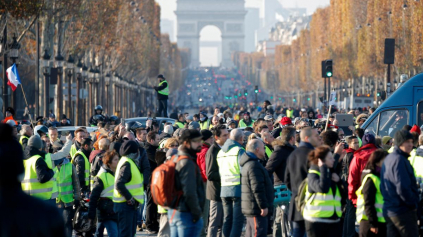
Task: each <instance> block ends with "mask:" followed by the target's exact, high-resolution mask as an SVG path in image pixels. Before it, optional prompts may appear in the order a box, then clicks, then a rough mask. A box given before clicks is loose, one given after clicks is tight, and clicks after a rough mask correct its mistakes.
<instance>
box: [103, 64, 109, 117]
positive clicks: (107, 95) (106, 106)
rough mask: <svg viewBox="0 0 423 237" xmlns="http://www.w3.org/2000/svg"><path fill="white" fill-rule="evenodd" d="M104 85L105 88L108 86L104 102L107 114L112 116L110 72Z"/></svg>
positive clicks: (105, 77) (105, 78)
mask: <svg viewBox="0 0 423 237" xmlns="http://www.w3.org/2000/svg"><path fill="white" fill-rule="evenodd" d="M104 83H105V86H106V88H105V97H106V99H105V100H104V102H105V103H106V104H105V105H104V108H106V113H107V114H110V113H109V94H110V92H109V86H110V74H109V72H107V73H106V75H105V76H104Z"/></svg>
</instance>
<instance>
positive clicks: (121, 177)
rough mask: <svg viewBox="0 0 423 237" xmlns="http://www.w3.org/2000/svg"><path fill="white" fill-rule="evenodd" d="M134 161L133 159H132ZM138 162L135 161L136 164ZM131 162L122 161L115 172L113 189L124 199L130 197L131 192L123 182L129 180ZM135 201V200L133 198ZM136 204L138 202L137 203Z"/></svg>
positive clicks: (130, 176)
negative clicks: (117, 171)
mask: <svg viewBox="0 0 423 237" xmlns="http://www.w3.org/2000/svg"><path fill="white" fill-rule="evenodd" d="M134 162H135V161H134ZM137 163H138V162H135V164H137ZM131 178H132V175H131V164H129V162H125V163H123V165H122V166H121V167H120V170H119V173H117V174H116V179H115V189H116V190H117V191H118V192H119V193H120V194H121V195H122V196H123V197H124V198H125V199H126V200H130V199H131V198H132V195H131V193H130V192H129V190H128V189H127V188H126V186H125V184H126V183H129V182H130V181H131ZM135 201H136V200H135ZM137 205H138V204H137Z"/></svg>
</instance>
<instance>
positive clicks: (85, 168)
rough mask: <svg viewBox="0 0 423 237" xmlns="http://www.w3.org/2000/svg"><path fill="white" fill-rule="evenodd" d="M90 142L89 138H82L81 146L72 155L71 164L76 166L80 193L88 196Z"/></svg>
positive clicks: (91, 148)
mask: <svg viewBox="0 0 423 237" xmlns="http://www.w3.org/2000/svg"><path fill="white" fill-rule="evenodd" d="M92 143H93V141H92V140H91V138H84V139H82V141H81V148H80V149H79V150H78V151H77V152H76V153H75V155H74V156H73V157H72V164H74V165H75V168H76V174H77V175H78V179H79V185H80V187H81V193H83V195H84V196H85V197H88V193H89V192H90V161H89V159H88V158H89V157H90V154H91V151H92V150H93V147H92Z"/></svg>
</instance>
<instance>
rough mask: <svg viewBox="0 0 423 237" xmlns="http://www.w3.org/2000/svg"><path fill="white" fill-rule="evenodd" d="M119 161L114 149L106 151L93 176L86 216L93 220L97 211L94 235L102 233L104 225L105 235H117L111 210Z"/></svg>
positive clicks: (116, 218)
mask: <svg viewBox="0 0 423 237" xmlns="http://www.w3.org/2000/svg"><path fill="white" fill-rule="evenodd" d="M118 163H119V155H118V153H117V152H116V151H114V150H112V151H108V152H106V153H105V154H104V156H103V165H102V166H101V168H100V171H99V172H98V173H97V176H96V177H95V178H94V185H93V189H92V191H91V196H90V206H89V208H88V218H89V219H90V220H94V218H95V215H96V212H97V221H98V222H97V229H96V233H95V236H100V235H101V234H102V231H103V228H102V226H104V227H105V228H106V230H107V235H108V236H111V237H117V236H118V223H117V220H118V217H117V214H116V213H115V212H114V211H113V206H114V203H113V190H114V185H115V172H116V168H117V165H118Z"/></svg>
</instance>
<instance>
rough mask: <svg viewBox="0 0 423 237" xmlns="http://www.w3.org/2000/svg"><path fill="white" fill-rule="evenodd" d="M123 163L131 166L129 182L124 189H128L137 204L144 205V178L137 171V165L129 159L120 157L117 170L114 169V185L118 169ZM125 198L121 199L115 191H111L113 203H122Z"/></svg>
mask: <svg viewBox="0 0 423 237" xmlns="http://www.w3.org/2000/svg"><path fill="white" fill-rule="evenodd" d="M125 162H128V163H129V164H130V166H131V180H130V181H129V182H128V183H126V184H125V187H126V188H127V189H128V191H129V193H131V195H132V197H133V198H134V199H135V200H137V201H138V202H139V203H141V204H143V203H144V176H143V174H141V172H140V171H139V169H138V167H137V165H136V164H135V163H134V161H132V160H131V159H129V158H128V157H125V156H124V157H122V158H120V160H119V163H118V166H117V169H116V177H115V184H116V178H117V177H118V174H119V171H120V168H121V167H122V165H123V164H125ZM126 201H127V200H125V197H123V196H122V195H121V194H120V193H119V192H118V191H117V189H116V187H115V189H114V191H113V202H116V203H122V202H126Z"/></svg>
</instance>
